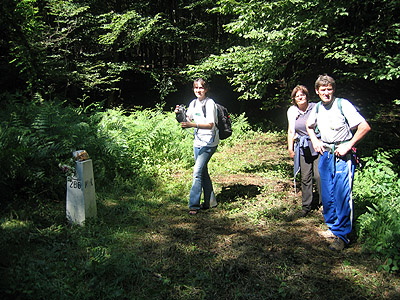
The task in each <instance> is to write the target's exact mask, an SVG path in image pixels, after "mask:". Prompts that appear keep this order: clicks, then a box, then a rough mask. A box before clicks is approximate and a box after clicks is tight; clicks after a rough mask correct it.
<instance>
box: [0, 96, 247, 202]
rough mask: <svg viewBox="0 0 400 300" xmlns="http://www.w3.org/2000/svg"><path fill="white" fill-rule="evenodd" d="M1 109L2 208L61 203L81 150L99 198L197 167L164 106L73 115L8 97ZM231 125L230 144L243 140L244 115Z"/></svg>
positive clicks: (59, 106) (187, 138)
mask: <svg viewBox="0 0 400 300" xmlns="http://www.w3.org/2000/svg"><path fill="white" fill-rule="evenodd" d="M2 103H4V104H5V105H4V107H3V109H2V111H1V113H0V167H1V169H2V170H4V173H3V176H2V179H1V180H0V184H1V188H2V190H4V191H7V192H6V195H5V196H6V197H3V199H2V202H3V204H5V205H7V204H8V203H11V202H12V201H13V200H16V199H17V200H18V199H23V198H27V199H30V200H29V202H31V201H34V200H37V201H39V202H45V200H47V199H63V198H64V197H65V193H64V192H65V184H66V183H65V180H66V178H65V175H68V174H70V172H71V171H73V169H74V166H75V163H74V161H73V159H72V152H73V151H76V150H82V149H84V150H86V151H87V152H88V153H89V156H90V158H91V159H93V165H94V174H95V181H96V187H97V188H98V189H100V190H101V189H109V188H110V187H113V186H114V185H121V186H122V187H123V188H128V187H130V188H131V189H137V188H141V189H143V190H146V189H149V190H152V189H154V188H155V187H156V183H157V181H158V180H161V181H162V180H163V179H162V178H163V172H167V171H168V170H169V171H168V172H172V171H173V170H174V165H179V166H186V167H187V168H189V167H190V166H191V165H192V163H193V153H192V152H193V149H192V139H193V130H191V129H181V128H180V126H179V123H178V122H177V121H176V119H175V113H173V112H164V111H163V106H162V105H160V106H158V107H156V108H154V109H145V110H142V109H141V108H137V109H135V110H132V111H126V110H123V109H108V110H106V111H102V110H100V107H98V106H96V105H91V106H89V107H86V108H83V107H81V108H78V109H74V108H72V107H71V106H65V104H63V103H58V102H46V101H43V99H42V98H41V97H40V95H37V97H36V98H35V100H34V101H32V102H28V101H26V100H24V98H23V97H18V98H17V97H16V96H11V95H8V94H3V98H2ZM232 120H233V129H234V135H233V136H232V137H231V138H230V139H228V140H227V143H234V142H237V141H238V140H240V139H243V138H244V137H245V134H246V132H248V131H249V130H250V126H249V124H248V122H247V119H246V117H245V116H244V114H243V115H241V116H238V117H236V116H232ZM11 149H12V150H11ZM63 172H69V173H66V174H64V173H63Z"/></svg>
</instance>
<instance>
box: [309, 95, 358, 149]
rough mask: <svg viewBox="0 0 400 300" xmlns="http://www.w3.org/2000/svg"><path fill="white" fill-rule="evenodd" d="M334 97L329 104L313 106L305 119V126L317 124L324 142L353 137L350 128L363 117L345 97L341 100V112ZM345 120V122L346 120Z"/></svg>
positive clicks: (346, 139)
mask: <svg viewBox="0 0 400 300" xmlns="http://www.w3.org/2000/svg"><path fill="white" fill-rule="evenodd" d="M337 99H338V98H335V99H334V100H333V101H332V102H331V103H330V104H329V105H327V106H325V105H323V104H322V103H321V104H319V105H318V106H319V108H318V113H317V105H316V106H315V107H314V108H313V110H312V111H311V113H310V116H309V117H308V120H307V126H308V127H312V126H315V125H317V126H318V129H319V131H320V133H321V140H322V141H323V142H324V143H328V144H330V143H337V142H344V141H348V140H350V139H351V138H352V137H353V134H352V133H351V128H354V127H356V126H358V124H360V123H361V122H363V121H364V120H365V119H364V118H363V116H361V115H360V113H359V112H358V111H357V109H356V108H355V107H354V106H353V104H351V103H350V101H349V100H347V99H342V100H341V105H342V111H343V114H342V112H341V111H340V108H339V106H338V104H337ZM346 120H347V122H346Z"/></svg>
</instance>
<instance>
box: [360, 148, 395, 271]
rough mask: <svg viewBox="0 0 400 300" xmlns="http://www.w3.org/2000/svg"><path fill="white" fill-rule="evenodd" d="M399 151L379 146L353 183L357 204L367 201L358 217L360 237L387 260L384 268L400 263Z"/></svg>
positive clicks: (369, 248)
mask: <svg viewBox="0 0 400 300" xmlns="http://www.w3.org/2000/svg"><path fill="white" fill-rule="evenodd" d="M399 153H400V150H393V151H383V150H377V151H376V154H375V156H374V157H370V158H368V159H367V162H366V164H365V167H364V169H363V170H362V171H361V173H360V174H358V175H357V178H356V180H355V184H354V195H355V197H356V199H358V201H357V202H359V203H357V204H356V205H361V206H365V205H368V207H367V209H368V210H367V211H366V212H365V213H363V214H362V215H361V216H360V217H359V219H358V223H359V225H358V227H359V237H360V239H361V240H362V241H364V245H365V248H366V249H367V250H369V251H371V252H373V253H376V254H378V255H379V256H381V257H383V258H384V259H385V260H386V262H385V264H384V265H383V266H382V268H383V269H385V270H386V271H393V272H398V271H399V264H400V252H399V249H400V196H399V190H400V178H399V169H398V155H399ZM356 174H357V173H356Z"/></svg>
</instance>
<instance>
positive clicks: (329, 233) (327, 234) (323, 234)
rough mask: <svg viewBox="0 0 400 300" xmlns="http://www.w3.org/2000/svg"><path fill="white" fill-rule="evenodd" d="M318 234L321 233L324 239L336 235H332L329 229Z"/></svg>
mask: <svg viewBox="0 0 400 300" xmlns="http://www.w3.org/2000/svg"><path fill="white" fill-rule="evenodd" d="M320 235H322V236H323V237H324V238H326V239H334V238H335V237H336V235H334V234H333V232H332V231H331V230H330V229H327V230H325V231H323V232H321V233H320Z"/></svg>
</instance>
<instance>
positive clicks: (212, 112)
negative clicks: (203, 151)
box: [187, 97, 219, 147]
mask: <svg viewBox="0 0 400 300" xmlns="http://www.w3.org/2000/svg"><path fill="white" fill-rule="evenodd" d="M203 106H205V108H206V110H205V111H206V114H205V116H204V112H203ZM187 115H188V116H189V118H190V119H191V120H192V121H193V122H195V123H198V124H205V123H214V126H213V128H212V129H197V128H196V129H195V134H194V141H193V146H194V147H204V146H207V147H215V146H217V145H218V143H219V134H218V128H217V126H216V124H217V122H218V119H217V109H216V106H215V102H214V100H213V99H211V98H208V97H207V98H205V99H204V100H201V101H200V100H198V99H194V100H193V101H192V102H190V104H189V108H188V110H187Z"/></svg>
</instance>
